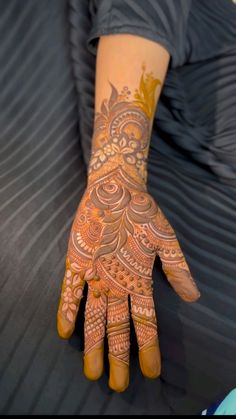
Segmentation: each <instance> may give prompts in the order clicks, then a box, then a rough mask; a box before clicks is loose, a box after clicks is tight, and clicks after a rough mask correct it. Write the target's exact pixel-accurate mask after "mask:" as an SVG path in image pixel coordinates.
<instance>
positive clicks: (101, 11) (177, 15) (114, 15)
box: [87, 0, 192, 67]
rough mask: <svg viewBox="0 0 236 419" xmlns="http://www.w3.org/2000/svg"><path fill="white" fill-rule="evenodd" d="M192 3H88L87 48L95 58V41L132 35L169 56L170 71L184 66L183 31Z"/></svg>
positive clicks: (180, 0)
mask: <svg viewBox="0 0 236 419" xmlns="http://www.w3.org/2000/svg"><path fill="white" fill-rule="evenodd" d="M191 2H192V0H90V13H91V16H92V28H91V31H90V33H89V37H88V43H87V45H88V48H89V50H90V51H91V52H92V53H94V54H96V47H97V42H98V38H99V37H100V36H101V35H109V34H125V33H126V34H133V35H139V36H142V37H145V38H148V39H151V40H152V41H155V42H158V43H159V44H160V45H162V46H163V47H164V48H166V49H167V51H168V52H169V54H170V56H171V62H170V66H171V67H178V66H180V65H182V64H183V63H184V62H185V56H186V31H187V22H188V16H189V12H190V8H191Z"/></svg>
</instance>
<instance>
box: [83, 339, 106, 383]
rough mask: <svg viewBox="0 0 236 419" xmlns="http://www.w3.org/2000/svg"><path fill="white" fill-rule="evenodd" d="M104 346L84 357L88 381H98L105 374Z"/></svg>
mask: <svg viewBox="0 0 236 419" xmlns="http://www.w3.org/2000/svg"><path fill="white" fill-rule="evenodd" d="M103 356H104V346H103V345H102V346H99V347H97V348H94V349H92V350H91V351H89V352H88V353H86V354H85V355H84V375H85V376H86V377H87V378H88V380H92V381H95V380H98V379H99V378H100V377H101V376H102V374H103Z"/></svg>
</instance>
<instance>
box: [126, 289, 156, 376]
mask: <svg viewBox="0 0 236 419" xmlns="http://www.w3.org/2000/svg"><path fill="white" fill-rule="evenodd" d="M131 312H132V319H133V322H134V327H135V332H136V336H137V341H138V346H139V364H140V368H141V371H142V373H143V375H144V376H145V377H148V378H157V377H158V376H159V375H160V372H161V356H160V348H159V341H158V336H157V322H156V313H155V307H154V301H153V298H152V297H142V296H137V295H132V296H131Z"/></svg>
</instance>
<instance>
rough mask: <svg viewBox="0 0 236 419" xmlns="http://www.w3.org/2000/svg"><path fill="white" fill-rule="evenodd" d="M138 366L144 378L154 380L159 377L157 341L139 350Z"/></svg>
mask: <svg viewBox="0 0 236 419" xmlns="http://www.w3.org/2000/svg"><path fill="white" fill-rule="evenodd" d="M139 364H140V368H141V371H142V373H143V375H144V376H145V377H147V378H151V379H154V378H158V377H159V376H160V373H161V355H160V349H159V343H158V340H157V339H156V341H155V342H153V343H151V344H149V345H148V346H145V347H144V348H142V349H140V350H139Z"/></svg>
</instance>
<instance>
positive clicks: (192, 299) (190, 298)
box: [180, 288, 201, 303]
mask: <svg viewBox="0 0 236 419" xmlns="http://www.w3.org/2000/svg"><path fill="white" fill-rule="evenodd" d="M180 297H181V298H182V300H184V301H186V303H196V301H198V300H199V298H200V297H201V293H200V291H199V290H198V289H197V288H196V289H195V290H194V291H192V293H188V294H182V295H180Z"/></svg>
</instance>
